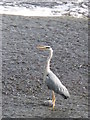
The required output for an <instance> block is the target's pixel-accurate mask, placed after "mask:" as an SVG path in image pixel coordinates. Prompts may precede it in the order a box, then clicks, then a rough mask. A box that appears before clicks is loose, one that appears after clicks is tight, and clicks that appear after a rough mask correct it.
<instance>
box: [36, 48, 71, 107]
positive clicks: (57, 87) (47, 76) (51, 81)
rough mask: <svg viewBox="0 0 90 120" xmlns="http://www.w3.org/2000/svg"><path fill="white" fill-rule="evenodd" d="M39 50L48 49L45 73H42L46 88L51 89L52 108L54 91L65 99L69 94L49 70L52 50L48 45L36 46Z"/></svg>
mask: <svg viewBox="0 0 90 120" xmlns="http://www.w3.org/2000/svg"><path fill="white" fill-rule="evenodd" d="M38 48H39V49H40V50H48V51H49V57H48V58H47V64H46V67H45V73H44V81H45V83H46V85H47V86H48V88H49V89H50V90H52V91H53V94H52V95H53V96H52V101H53V108H54V106H55V94H54V92H55V93H57V94H60V95H61V96H63V97H64V98H65V99H67V98H69V97H70V94H69V92H68V90H67V88H66V87H65V86H64V85H63V84H62V83H61V81H60V80H59V79H58V77H57V76H56V75H55V74H54V73H53V72H52V71H51V70H50V61H51V58H52V56H53V50H52V48H51V47H50V46H40V47H38Z"/></svg>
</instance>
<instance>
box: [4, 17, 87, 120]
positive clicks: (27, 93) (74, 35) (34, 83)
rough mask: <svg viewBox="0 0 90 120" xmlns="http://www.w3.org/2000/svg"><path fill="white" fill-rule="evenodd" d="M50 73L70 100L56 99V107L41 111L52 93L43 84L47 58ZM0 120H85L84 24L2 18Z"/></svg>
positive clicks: (59, 19)
mask: <svg viewBox="0 0 90 120" xmlns="http://www.w3.org/2000/svg"><path fill="white" fill-rule="evenodd" d="M37 45H50V46H51V47H52V48H53V50H54V56H53V58H52V61H51V69H52V71H53V72H54V73H55V74H56V75H57V76H58V77H59V79H60V80H61V82H62V83H63V84H64V85H65V86H66V87H67V88H68V90H69V92H70V95H71V97H70V99H67V100H64V99H63V98H62V97H61V96H60V95H58V94H56V107H55V110H54V111H53V110H52V108H51V107H49V106H44V105H43V102H44V101H45V100H49V99H51V98H52V95H51V94H52V92H51V91H50V90H48V88H47V87H46V86H45V85H44V83H43V70H44V64H45V62H46V59H47V55H48V53H47V52H41V51H38V50H37V49H36V46H37ZM2 116H3V117H15V118H16V117H17V118H21V117H24V118H29V117H31V118H34V117H43V118H46V117H47V118H49V117H50V118H51V117H52V118H87V117H88V21H87V19H76V18H72V17H56V18H55V17H54V18H50V17H46V18H43V17H21V16H8V15H3V16H2Z"/></svg>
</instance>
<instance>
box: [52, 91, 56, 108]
mask: <svg viewBox="0 0 90 120" xmlns="http://www.w3.org/2000/svg"><path fill="white" fill-rule="evenodd" d="M55 101H56V99H55V93H54V91H52V103H53V110H54V107H55Z"/></svg>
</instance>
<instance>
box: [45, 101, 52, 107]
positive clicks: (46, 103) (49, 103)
mask: <svg viewBox="0 0 90 120" xmlns="http://www.w3.org/2000/svg"><path fill="white" fill-rule="evenodd" d="M43 105H45V106H50V107H52V106H53V103H52V100H46V101H44V102H43Z"/></svg>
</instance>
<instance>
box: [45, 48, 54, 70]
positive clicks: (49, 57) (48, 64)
mask: <svg viewBox="0 0 90 120" xmlns="http://www.w3.org/2000/svg"><path fill="white" fill-rule="evenodd" d="M52 56H53V50H52V49H50V53H49V56H48V58H47V66H46V71H47V72H49V71H50V61H51V58H52Z"/></svg>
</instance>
